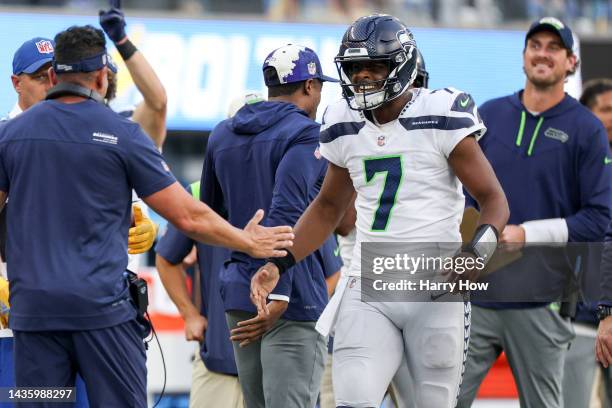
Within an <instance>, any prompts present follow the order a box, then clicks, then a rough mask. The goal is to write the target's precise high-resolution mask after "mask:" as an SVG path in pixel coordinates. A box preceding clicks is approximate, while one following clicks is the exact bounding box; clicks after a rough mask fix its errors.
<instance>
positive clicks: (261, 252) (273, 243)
mask: <svg viewBox="0 0 612 408" xmlns="http://www.w3.org/2000/svg"><path fill="white" fill-rule="evenodd" d="M263 217H264V212H263V210H257V212H256V213H255V215H253V218H251V220H250V221H249V223H248V224H247V225H246V227H244V232H246V233H247V235H248V238H249V240H250V245H249V248H248V249H247V251H246V252H247V253H248V254H249V255H251V256H252V257H253V258H274V257H282V256H285V255H287V251H283V250H282V249H283V248H290V247H292V246H293V238H294V235H293V228H291V227H289V226H279V227H264V226H262V225H259V223H260V222H261V220H262V219H263Z"/></svg>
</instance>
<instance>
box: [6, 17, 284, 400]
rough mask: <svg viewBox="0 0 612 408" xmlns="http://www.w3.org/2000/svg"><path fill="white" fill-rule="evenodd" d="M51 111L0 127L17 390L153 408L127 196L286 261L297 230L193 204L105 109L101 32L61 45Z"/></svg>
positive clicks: (192, 229)
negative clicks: (58, 391) (133, 288)
mask: <svg viewBox="0 0 612 408" xmlns="http://www.w3.org/2000/svg"><path fill="white" fill-rule="evenodd" d="M55 42H56V48H55V57H54V61H53V69H52V70H51V71H50V77H51V81H52V83H53V84H54V85H55V86H54V88H52V89H51V91H50V94H49V95H48V99H49V100H47V101H44V102H41V103H39V104H37V105H35V106H33V107H32V108H31V109H29V110H28V111H26V112H24V113H23V114H21V115H20V116H19V117H17V118H15V119H13V120H11V121H9V122H6V124H4V125H2V126H1V127H0V202H2V203H4V202H5V200H6V198H7V196H8V195H10V199H11V202H14V204H15V205H14V207H12V210H11V211H10V213H9V214H8V236H9V237H10V238H9V241H8V245H7V264H8V277H9V281H10V284H11V295H10V296H11V297H10V302H11V306H12V309H11V312H12V314H11V316H10V322H9V325H10V327H11V328H12V329H13V332H14V336H15V374H16V384H17V386H18V387H41V386H46V387H67V386H73V384H74V377H75V373H76V372H77V371H78V372H79V373H80V374H81V376H82V377H83V379H84V381H85V383H86V385H87V389H88V394H89V395H88V397H89V401H90V405H91V406H142V407H144V406H146V367H145V359H146V355H145V351H144V347H143V343H142V339H141V329H140V327H139V326H138V324H137V323H136V320H135V317H136V310H135V308H134V307H133V305H132V303H131V301H130V297H129V293H128V285H127V282H126V280H125V278H124V272H125V268H126V266H127V241H126V239H125V237H126V236H127V233H128V228H129V226H130V222H131V220H130V210H131V190H132V189H134V190H136V192H137V193H138V195H139V196H140V197H143V198H144V200H145V202H146V203H147V204H148V205H149V206H151V207H152V208H153V209H154V210H156V211H157V212H158V213H159V214H161V215H162V216H164V217H165V218H167V219H168V220H169V221H170V222H172V223H174V224H175V225H176V226H177V227H178V228H179V229H181V230H183V231H184V232H186V233H187V234H188V235H190V236H191V237H193V238H194V239H196V240H199V241H206V242H209V243H213V244H216V245H225V246H230V247H234V248H236V249H238V250H243V251H246V252H249V253H251V254H253V255H255V256H262V257H263V256H270V255H273V256H278V255H282V254H283V253H284V251H279V250H275V249H274V248H277V247H284V246H287V245H291V239H292V234H291V233H290V228H288V227H282V228H276V229H267V228H264V227H260V226H257V225H256V224H257V222H258V220H259V219H261V217H262V214H261V212H258V213H257V215H256V216H255V217H254V218H253V220H252V222H250V223H249V224H248V225H247V227H246V228H245V230H239V229H237V228H234V227H232V226H231V225H229V224H228V223H227V222H225V221H224V220H223V219H222V218H221V217H219V216H218V215H216V214H215V213H214V212H213V211H211V210H210V208H208V207H207V206H205V205H203V204H202V203H199V202H196V201H195V200H193V199H192V198H191V197H190V196H189V194H188V193H187V192H186V191H185V190H184V189H183V188H182V187H181V186H180V185H179V184H178V183H177V182H176V180H175V179H174V177H173V176H172V174H171V173H170V171H169V169H168V167H167V166H166V164H165V163H164V160H163V158H162V157H161V155H160V154H159V152H158V151H157V149H155V147H154V145H153V143H152V142H151V140H150V139H149V138H148V137H147V136H146V135H145V134H144V133H143V132H142V130H141V129H140V127H139V126H138V125H136V124H135V123H133V122H131V121H129V120H127V119H124V118H122V117H120V116H119V115H117V114H116V113H114V112H113V111H111V110H110V109H109V108H108V107H106V105H104V104H103V103H102V101H103V99H102V97H101V96H100V95H104V94H105V93H106V90H107V87H108V80H107V70H108V67H107V55H106V48H105V45H106V44H105V40H104V34H103V33H102V31H101V30H98V29H95V28H93V27H91V26H85V27H71V28H69V29H67V30H65V31H62V32H60V33H59V34H58V35H57V36H56V37H55Z"/></svg>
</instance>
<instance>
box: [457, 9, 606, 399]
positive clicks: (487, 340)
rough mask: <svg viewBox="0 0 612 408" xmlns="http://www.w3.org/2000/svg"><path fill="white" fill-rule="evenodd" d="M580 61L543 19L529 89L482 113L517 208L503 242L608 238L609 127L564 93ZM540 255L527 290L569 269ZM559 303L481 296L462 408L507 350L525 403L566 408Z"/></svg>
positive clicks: (565, 318)
mask: <svg viewBox="0 0 612 408" xmlns="http://www.w3.org/2000/svg"><path fill="white" fill-rule="evenodd" d="M577 64H578V60H577V56H576V55H575V54H574V52H573V37H572V32H571V30H570V29H569V27H567V26H566V25H565V24H564V23H563V22H561V21H559V20H558V19H556V18H551V17H546V18H542V19H540V20H539V21H537V22H535V23H533V24H532V25H531V27H530V29H529V31H528V32H527V35H526V38H525V48H524V50H523V69H524V71H525V74H526V77H527V80H526V84H525V89H523V90H521V91H519V92H517V93H515V94H513V95H509V96H505V97H503V98H498V99H494V100H492V101H489V102H487V103H485V104H484V105H482V107H481V108H480V113H481V115H482V118H483V120H484V122H485V125H486V126H487V128H488V132H487V136H486V137H485V138H483V139H482V140H481V141H480V145H481V147H482V150H483V151H484V153H485V155H486V157H487V158H488V159H489V161H490V162H491V165H492V166H493V169H494V170H495V173H496V175H497V178H498V179H499V181H500V183H501V185H502V187H503V189H504V192H505V193H506V196H507V197H508V204H509V206H510V219H509V221H508V225H507V226H506V228H505V229H504V230H503V232H502V233H501V236H500V242H501V243H512V244H513V246H512V248H514V249H518V248H519V247H523V246H524V245H526V244H527V245H529V244H533V243H540V244H545V243H555V244H558V245H563V244H565V243H567V242H597V241H601V240H603V238H604V233H605V228H606V226H607V225H608V222H609V220H610V186H611V184H612V173H611V171H610V166H608V165H607V164H608V163H610V162H611V161H612V160H610V158H609V157H610V153H609V151H608V140H607V137H606V131H605V129H604V128H603V126H602V124H601V122H600V121H599V120H598V119H597V118H596V117H595V116H594V115H593V114H592V113H591V112H590V111H589V110H588V109H587V108H586V107H584V106H583V105H581V104H580V103H579V102H578V101H576V100H575V99H573V98H572V97H570V96H569V95H567V94H566V93H565V92H564V82H565V80H566V78H567V77H568V76H569V75H572V74H573V73H574V72H575V70H576V67H577ZM532 251H533V248H531V249H530V248H525V249H524V250H523V257H522V258H521V259H520V260H518V261H517V262H515V264H513V268H514V269H513V270H512V272H518V273H520V272H527V273H529V281H521V282H519V283H520V284H521V285H522V286H521V287H523V288H525V287H526V286H537V282H538V281H540V282H542V281H543V277H544V281H545V282H546V283H543V284H542V285H541V286H548V287H549V288H552V287H553V286H554V282H553V281H552V278H551V277H556V276H558V275H559V272H560V271H561V270H562V269H563V268H562V267H561V266H562V265H561V264H560V263H559V262H558V261H559V260H558V259H553V257H550V256H548V257H546V258H544V257H541V256H539V255H541V251H540V252H538V253H534V252H532ZM527 259H529V263H528V262H527ZM555 261H557V262H555ZM536 262H537V263H538V267H537V268H534V267H533V265H534V263H536ZM565 269H567V266H565ZM565 269H563V270H565ZM501 272H502V270H500V271H498V272H496V273H495V274H494V275H497V276H499V275H498V273H501ZM555 273H556V275H555ZM564 273H565V272H564ZM551 274H552V275H551ZM494 275H491V280H494V279H495V278H496V276H494ZM508 275H510V274H508ZM511 277H512V278H513V279H514V281H511V279H507V282H508V283H509V284H513V283H514V284H516V283H517V282H516V279H521V280H522V279H523V278H521V277H518V278H517V275H516V274H514V273H513V274H512V276H511ZM525 291H527V289H525ZM521 294H522V293H518V295H521ZM550 297H552V296H549V297H548V299H549V302H550V300H554V299H550ZM517 300H521V301H525V300H529V299H527V298H526V297H525V296H523V298H522V299H517ZM533 300H536V299H533ZM549 302H546V301H540V302H535V301H533V302H523V303H519V302H514V303H502V302H499V303H491V302H488V303H483V302H478V301H477V300H476V299H474V298H473V299H472V304H473V305H474V306H473V308H472V313H473V316H472V331H471V337H470V345H469V351H468V355H467V361H466V367H465V374H464V379H463V384H462V387H461V393H460V398H459V403H458V405H457V406H458V407H469V406H471V404H472V401H473V400H474V398H475V396H476V392H477V390H478V386H479V385H480V383H481V381H482V380H483V378H484V376H485V375H486V373H487V371H488V370H489V368H490V367H491V365H492V364H493V362H494V361H495V360H496V359H497V357H498V356H499V354H500V353H501V352H502V351H505V352H506V355H507V356H508V360H509V363H510V367H511V368H512V372H513V374H514V377H515V380H516V383H517V387H518V391H519V398H520V404H521V407H549V408H555V407H562V406H563V402H562V395H563V393H562V378H563V366H564V360H565V356H566V352H567V349H568V346H569V343H570V342H571V341H572V339H573V338H574V330H573V328H572V326H571V324H570V321H569V316H571V315H572V314H573V313H572V311H567V312H565V311H564V308H559V307H557V304H551V303H549Z"/></svg>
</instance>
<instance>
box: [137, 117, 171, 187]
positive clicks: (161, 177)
mask: <svg viewBox="0 0 612 408" xmlns="http://www.w3.org/2000/svg"><path fill="white" fill-rule="evenodd" d="M126 146H127V147H126V153H127V167H128V168H127V171H128V178H129V181H130V185H131V186H132V188H133V189H134V190H135V191H136V194H138V197H141V198H146V197H148V196H150V195H151V194H153V193H156V192H158V191H160V190H163V189H164V188H166V187H168V186H169V185H170V184H172V183H174V182H176V179H175V178H174V175H173V174H172V172H170V168H169V167H168V165H167V164H166V162H165V161H164V158H163V157H162V155H161V153H160V152H159V151H158V150H157V149H156V148H155V145H154V144H153V142H152V141H151V139H150V138H149V137H148V136H147V135H146V134H145V133H144V132H143V131H142V129H140V127H136V128H135V131H134V133H133V134H132V136H131V137H130V138H129V141H128V143H127V145H126Z"/></svg>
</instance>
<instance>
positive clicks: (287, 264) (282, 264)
mask: <svg viewBox="0 0 612 408" xmlns="http://www.w3.org/2000/svg"><path fill="white" fill-rule="evenodd" d="M285 251H287V255H285V256H283V257H282V258H268V259H266V261H267V262H270V263H273V264H274V265H276V267H277V268H278V274H279V275H282V274H283V273H285V271H286V270H287V269H289V268H291V267H292V266H293V265H295V263H296V262H295V258H294V257H293V254H292V253H291V252H289V251H288V250H287V249H285Z"/></svg>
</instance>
